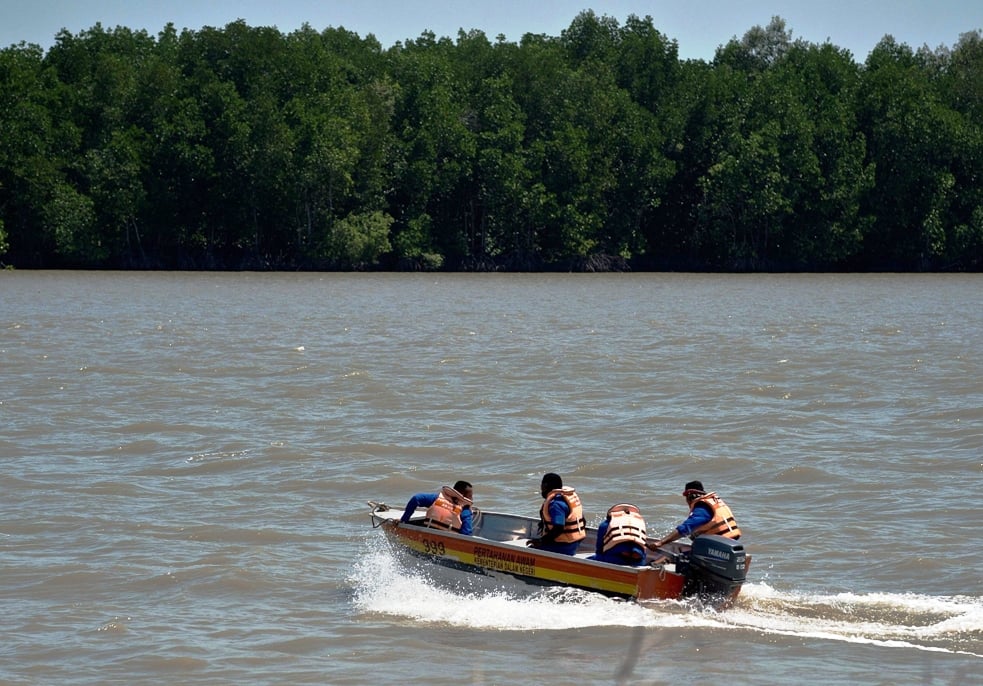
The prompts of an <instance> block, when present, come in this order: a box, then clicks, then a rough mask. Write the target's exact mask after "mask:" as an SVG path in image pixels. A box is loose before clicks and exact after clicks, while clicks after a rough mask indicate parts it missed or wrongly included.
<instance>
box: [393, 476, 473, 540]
mask: <svg viewBox="0 0 983 686" xmlns="http://www.w3.org/2000/svg"><path fill="white" fill-rule="evenodd" d="M473 496H474V487H473V486H472V485H471V484H469V483H468V482H467V481H458V482H457V483H456V484H454V488H453V489H452V488H451V487H450V486H444V487H443V488H442V489H440V492H439V493H417V494H416V495H414V496H413V497H412V498H410V500H409V502H408V503H406V509H405V510H403V516H402V517H400V518H399V520H400V521H401V522H408V521H410V518H411V517H412V516H413V513H414V512H416V509H417V508H418V507H426V508H428V509H427V517H426V519H425V520H424V523H425V524H426V525H427V526H429V527H434V528H440V529H449V530H451V531H454V532H455V533H459V534H463V535H465V536H470V535H471V534H472V533H473V532H474V527H473V518H472V515H471V501H472V499H473Z"/></svg>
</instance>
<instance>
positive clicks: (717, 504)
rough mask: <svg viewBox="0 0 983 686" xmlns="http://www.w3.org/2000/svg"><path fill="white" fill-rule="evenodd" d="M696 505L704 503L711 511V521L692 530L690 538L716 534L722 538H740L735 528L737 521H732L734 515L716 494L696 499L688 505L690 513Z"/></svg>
mask: <svg viewBox="0 0 983 686" xmlns="http://www.w3.org/2000/svg"><path fill="white" fill-rule="evenodd" d="M697 503H704V504H705V505H707V506H709V507H710V509H711V510H713V519H711V520H710V521H709V522H707V523H706V524H704V525H703V526H701V527H698V528H696V529H694V530H693V532H692V533H691V534H690V538H696V537H697V536H699V535H700V534H717V535H718V536H724V537H726V538H740V537H741V529H740V527H738V526H737V520H736V519H734V513H733V512H731V511H730V508H729V507H728V506H727V503H725V502H724V501H723V499H721V498H720V496H718V495H717V494H716V493H707V494H705V495H701V496H700V497H699V498H696V499H695V500H694V501H693V502H691V503H690V504H689V509H690V511H692V510H693V508H694V507H696V504H697Z"/></svg>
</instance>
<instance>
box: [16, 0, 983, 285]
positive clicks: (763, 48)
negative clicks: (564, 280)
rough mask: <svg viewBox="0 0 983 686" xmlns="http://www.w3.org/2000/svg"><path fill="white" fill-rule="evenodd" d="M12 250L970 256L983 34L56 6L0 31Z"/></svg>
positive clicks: (639, 260)
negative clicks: (718, 41) (207, 15)
mask: <svg viewBox="0 0 983 686" xmlns="http://www.w3.org/2000/svg"><path fill="white" fill-rule="evenodd" d="M0 266H3V267H7V268H22V269H41V268H43V269H60V268H73V269H141V270H147V269H151V270H152V269H195V270H319V271H332V270H390V271H394V270H402V271H411V270H433V271H441V270H443V271H585V272H589V271H720V272H769V271H783V272H787V271H832V272H836V271H844V272H845V271H851V272H865V271H901V272H910V271H939V272H945V271H969V272H978V271H980V269H981V267H983V36H981V33H980V30H979V29H978V28H974V27H967V33H964V34H962V35H961V36H960V38H959V40H958V42H957V43H956V44H955V45H954V46H952V47H946V46H940V47H938V48H935V49H929V48H928V47H922V48H919V49H912V48H911V47H909V46H907V45H905V44H898V43H897V42H895V40H894V39H893V38H892V37H890V36H885V37H884V38H883V39H882V40H881V41H880V42H879V43H878V44H877V45H876V46H873V48H872V50H871V52H870V54H869V55H868V57H867V58H866V60H865V61H864V62H862V63H860V62H857V61H856V60H855V58H854V56H853V55H852V54H851V53H850V52H849V51H847V50H844V49H841V48H838V47H837V46H835V45H833V44H831V43H829V42H827V43H823V44H814V43H808V42H805V41H802V40H801V39H795V38H793V36H792V34H791V32H790V31H788V30H787V29H786V26H785V22H784V20H782V19H781V18H780V17H775V18H773V19H772V21H771V22H770V23H769V24H768V25H767V26H766V27H761V26H755V27H752V28H751V29H750V30H748V32H747V33H746V34H745V35H744V36H743V37H742V38H740V39H737V38H735V39H733V40H731V41H730V42H728V43H727V44H726V45H722V46H720V47H719V48H718V49H717V51H716V54H715V56H714V58H713V59H712V60H710V61H705V60H680V59H679V57H678V49H677V43H676V41H675V40H674V39H671V38H669V37H667V36H665V35H663V34H662V33H661V32H659V30H658V29H657V27H656V26H655V25H654V24H653V20H652V18H651V17H644V18H640V17H637V16H635V15H630V16H629V17H628V18H627V19H626V20H625V21H624V23H623V24H622V23H621V22H619V21H618V20H617V19H615V18H612V17H610V16H607V15H604V16H601V15H598V14H595V13H594V12H593V11H585V12H582V13H580V14H578V15H577V16H576V17H575V18H574V19H573V20H572V22H571V24H570V26H569V27H568V28H567V29H565V30H563V31H562V32H561V33H560V35H559V36H547V35H542V34H526V35H525V36H523V37H522V38H521V39H520V40H519V41H518V42H509V41H506V40H505V39H504V37H503V36H499V37H497V38H495V39H489V38H488V37H487V36H486V35H485V34H484V33H483V32H481V31H477V30H472V31H469V32H465V31H461V32H459V34H458V36H457V37H456V39H451V38H447V37H437V36H435V35H434V34H433V33H429V32H426V33H424V34H422V35H421V36H420V37H419V38H417V39H415V40H411V41H407V42H405V43H403V42H399V43H396V44H395V45H393V46H390V47H388V48H384V47H383V46H381V45H380V44H379V42H378V41H377V40H376V39H375V37H374V36H373V35H371V34H369V35H367V36H366V37H364V38H363V37H360V36H358V35H357V34H355V33H352V32H350V31H347V30H345V29H343V28H330V27H329V28H327V29H324V30H323V31H317V30H315V29H313V28H311V27H310V26H307V25H305V26H303V27H302V28H301V29H299V30H297V31H294V32H291V33H286V34H285V33H281V32H280V31H279V30H277V29H275V28H269V27H250V26H248V25H246V24H245V23H244V22H242V21H237V22H233V23H230V24H228V25H226V26H225V27H222V28H213V27H203V28H201V29H200V30H189V29H184V30H182V31H181V32H180V33H179V32H178V31H177V30H176V29H175V28H174V26H173V25H172V24H169V25H167V26H166V27H165V28H164V29H163V30H162V31H161V32H160V33H159V34H158V35H156V36H152V35H150V34H148V33H147V32H146V31H133V30H130V29H127V28H125V27H116V28H113V29H110V30H107V29H105V28H103V27H102V26H101V25H99V24H96V25H95V26H94V27H92V28H91V29H89V30H87V31H83V32H81V33H79V34H75V35H73V34H71V33H69V32H67V31H62V32H61V33H59V34H58V35H57V36H56V39H55V42H54V44H53V46H52V47H51V48H50V49H48V50H47V51H45V50H43V49H42V48H41V47H40V46H37V45H32V44H26V43H23V42H22V43H20V44H18V45H12V46H9V47H7V48H4V49H2V50H0Z"/></svg>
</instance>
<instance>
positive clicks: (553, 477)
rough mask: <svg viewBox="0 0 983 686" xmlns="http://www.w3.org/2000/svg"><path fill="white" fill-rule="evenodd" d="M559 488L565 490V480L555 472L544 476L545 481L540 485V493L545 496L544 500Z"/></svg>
mask: <svg viewBox="0 0 983 686" xmlns="http://www.w3.org/2000/svg"><path fill="white" fill-rule="evenodd" d="M558 488H563V479H561V478H560V475H559V474H554V473H553V472H549V473H548V474H543V480H542V482H540V484H539V492H540V493H542V494H543V497H544V498H545V497H546V495H547V494H548V493H549V492H550V491H555V490H556V489H558Z"/></svg>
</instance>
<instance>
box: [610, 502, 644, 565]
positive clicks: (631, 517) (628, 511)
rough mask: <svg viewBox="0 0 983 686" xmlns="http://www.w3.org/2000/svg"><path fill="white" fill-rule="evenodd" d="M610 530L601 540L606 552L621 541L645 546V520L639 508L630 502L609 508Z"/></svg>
mask: <svg viewBox="0 0 983 686" xmlns="http://www.w3.org/2000/svg"><path fill="white" fill-rule="evenodd" d="M607 517H608V530H607V531H606V532H605V533H604V538H603V539H602V540H601V545H602V546H603V547H602V548H601V549H602V550H603V551H604V552H605V553H606V552H608V551H609V550H611V548H613V547H614V546H616V545H618V544H619V543H626V542H631V543H637V544H638V545H640V546H642V547H643V548H644V547H645V541H646V536H645V520H644V519H642V513H641V512H639V511H638V508H637V507H635V506H634V505H629V504H628V503H621V504H619V505H615V506H614V507H612V508H611V509H610V510H608V515H607Z"/></svg>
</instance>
